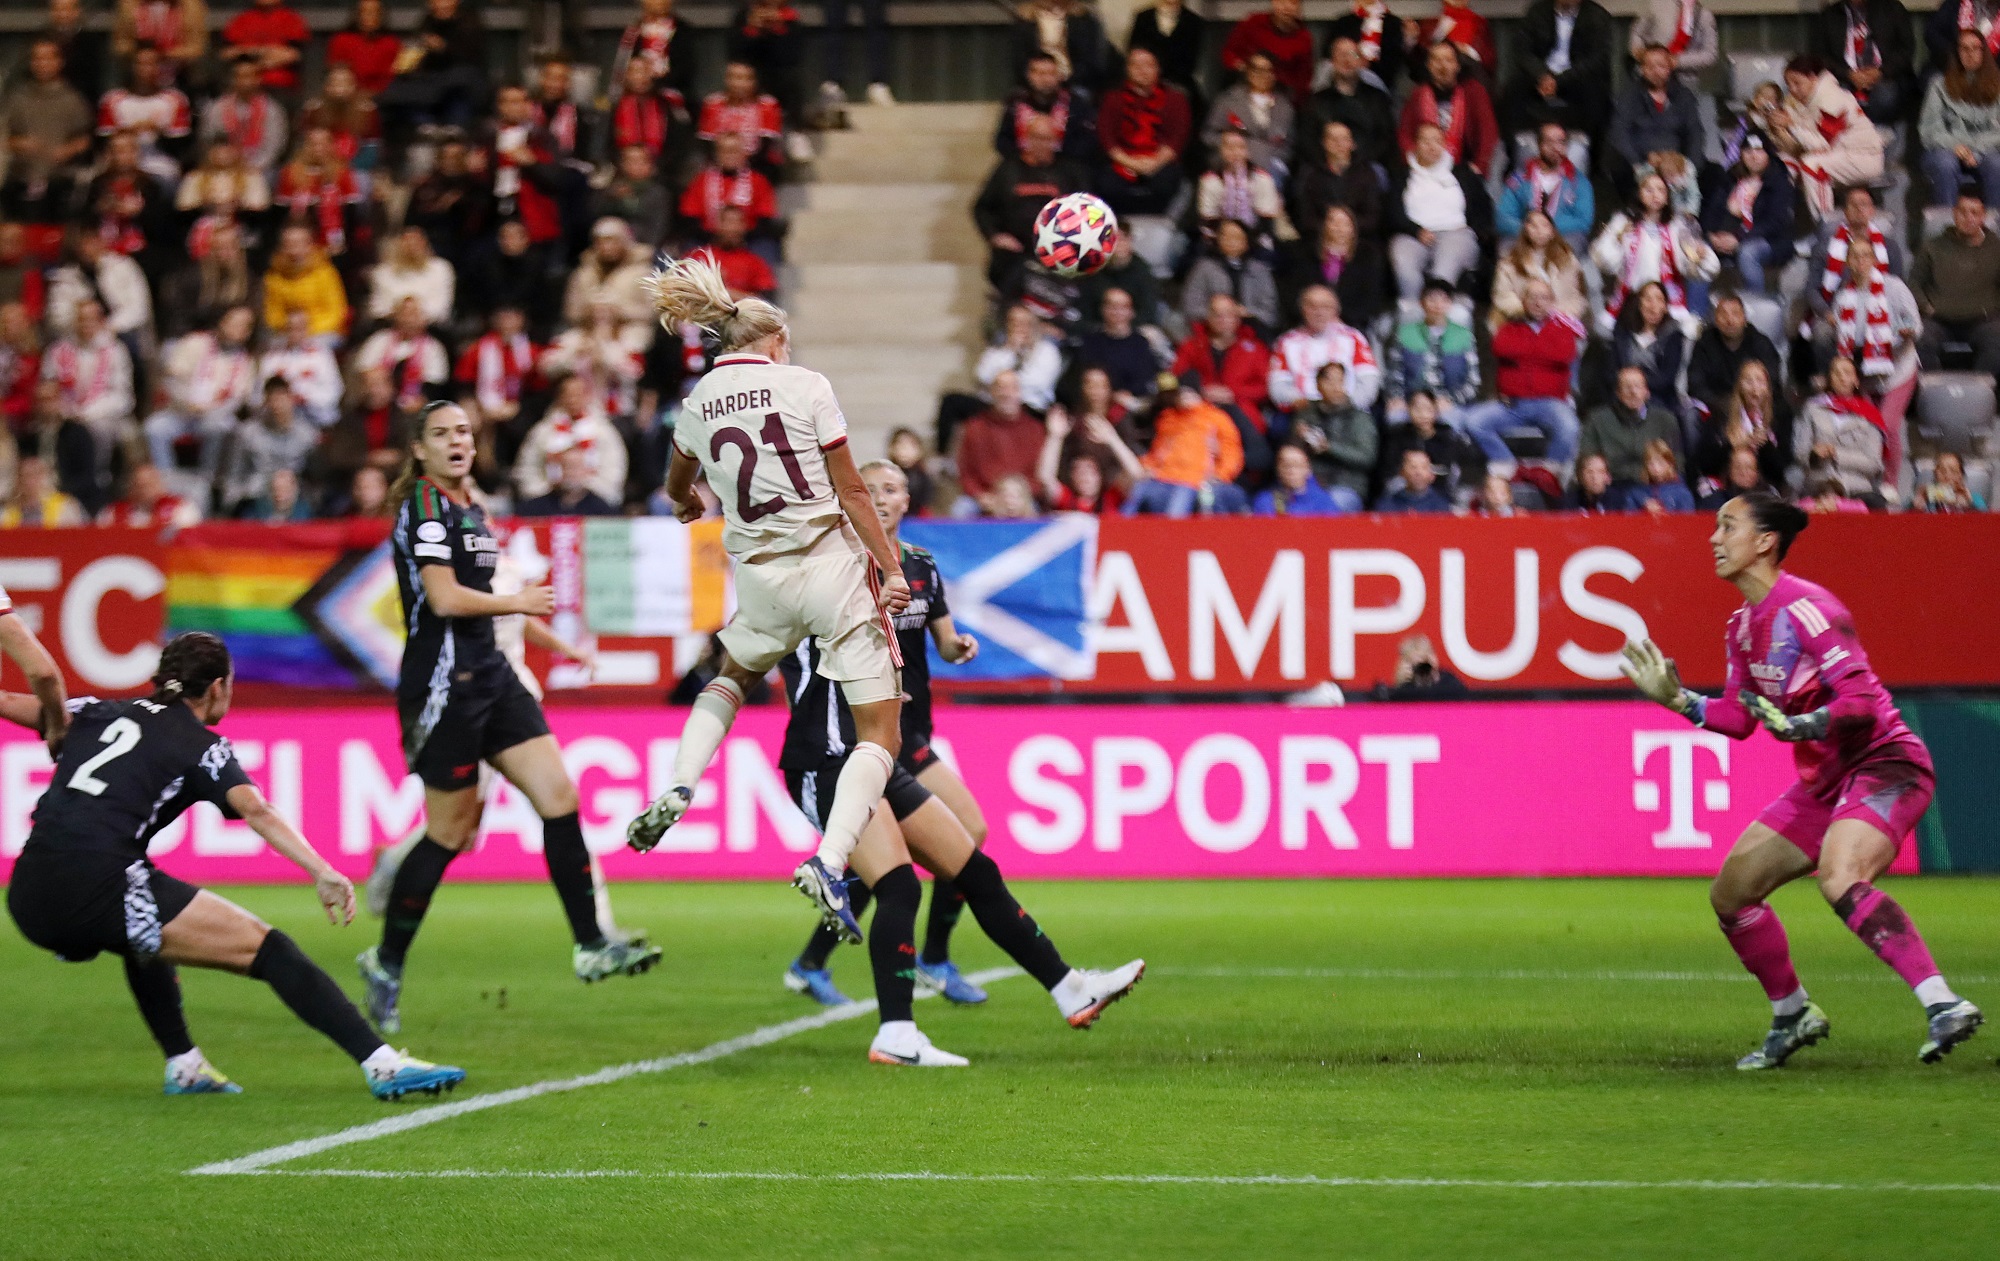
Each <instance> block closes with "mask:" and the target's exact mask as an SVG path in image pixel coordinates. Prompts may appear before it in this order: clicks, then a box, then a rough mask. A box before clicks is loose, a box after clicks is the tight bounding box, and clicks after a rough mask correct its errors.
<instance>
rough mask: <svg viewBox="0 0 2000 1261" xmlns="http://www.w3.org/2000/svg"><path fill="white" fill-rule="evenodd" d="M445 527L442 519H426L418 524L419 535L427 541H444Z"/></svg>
mask: <svg viewBox="0 0 2000 1261" xmlns="http://www.w3.org/2000/svg"><path fill="white" fill-rule="evenodd" d="M444 536H445V528H444V522H442V521H425V522H422V523H420V524H419V525H418V526H417V537H418V538H420V539H422V540H423V541H424V542H426V543H442V542H444Z"/></svg>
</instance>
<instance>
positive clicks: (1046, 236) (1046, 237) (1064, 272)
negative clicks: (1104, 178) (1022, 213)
mask: <svg viewBox="0 0 2000 1261" xmlns="http://www.w3.org/2000/svg"><path fill="white" fill-rule="evenodd" d="M1117 245H1118V216H1117V215H1114V214H1112V213H1111V207H1109V206H1107V205H1105V204H1104V199H1103V198H1101V197H1094V196H1092V195H1091V194H1089V193H1071V194H1069V195H1068V196H1066V197H1058V198H1056V199H1055V200H1053V201H1051V202H1050V203H1049V204H1048V205H1046V206H1043V207H1042V213H1040V214H1038V215H1036V216H1035V259H1036V261H1037V262H1039V263H1041V265H1042V266H1044V267H1046V268H1048V269H1049V270H1050V271H1052V272H1054V273H1055V274H1056V275H1058V276H1069V277H1075V276H1088V275H1090V274H1091V273H1092V272H1095V271H1097V270H1099V269H1100V268H1102V267H1103V266H1104V265H1105V264H1106V263H1108V262H1110V261H1111V251H1112V250H1113V249H1115V248H1117Z"/></svg>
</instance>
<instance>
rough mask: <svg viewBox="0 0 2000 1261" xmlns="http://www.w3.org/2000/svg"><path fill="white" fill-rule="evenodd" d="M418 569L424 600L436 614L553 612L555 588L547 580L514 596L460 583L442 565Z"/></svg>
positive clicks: (542, 614)
mask: <svg viewBox="0 0 2000 1261" xmlns="http://www.w3.org/2000/svg"><path fill="white" fill-rule="evenodd" d="M421 572H422V574H423V579H424V601H425V602H426V603H427V604H429V605H430V606H431V609H432V611H433V612H435V613H436V614H437V615H438V616H439V617H505V616H507V615H508V614H510V613H526V614H527V615H528V616H529V617H547V616H548V615H549V614H551V613H553V612H555V611H556V597H555V591H554V590H553V589H552V588H550V587H549V585H548V584H547V583H543V584H542V585H540V586H535V587H524V588H522V589H521V592H520V594H518V595H492V594H489V593H488V592H485V591H474V590H473V589H472V588H470V587H467V586H464V585H462V584H461V583H460V582H459V581H458V575H457V574H454V573H452V571H451V570H449V569H447V568H445V567H444V566H443V565H426V566H424V568H423V569H422V571H421Z"/></svg>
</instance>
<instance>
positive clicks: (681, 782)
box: [625, 655, 743, 854]
mask: <svg viewBox="0 0 2000 1261" xmlns="http://www.w3.org/2000/svg"><path fill="white" fill-rule="evenodd" d="M734 666H735V663H734V662H732V661H731V660H730V659H729V658H728V657H727V656H726V655H725V656H724V657H723V673H722V674H719V675H717V676H716V678H715V681H714V682H713V683H710V684H709V685H708V686H707V687H705V688H703V689H702V690H701V695H699V696H697V697H695V698H694V707H693V708H692V709H690V710H689V711H688V716H687V721H686V722H685V723H682V724H681V739H680V744H679V746H678V747H677V748H676V749H675V750H674V779H673V783H672V784H671V785H670V786H669V787H668V788H667V791H665V792H663V793H661V794H660V796H659V799H658V800H656V801H654V802H653V803H652V804H651V805H649V806H647V807H646V809H645V810H644V811H642V812H641V813H640V815H639V817H638V818H636V819H634V820H632V822H631V823H629V824H627V825H626V827H625V843H626V844H628V845H630V846H631V847H632V848H633V849H635V850H638V851H639V852H640V853H642V854H643V853H646V852H647V851H649V850H651V849H652V848H653V847H654V846H655V845H658V844H659V843H660V838H661V837H662V836H665V835H666V833H667V829H668V828H670V827H672V826H673V825H674V824H676V823H679V822H680V821H681V816H682V815H684V814H686V813H687V808H688V806H689V805H690V804H692V803H693V801H694V787H695V785H696V784H698V783H700V782H701V777H702V773H703V772H704V771H706V770H707V769H708V764H709V763H710V762H713V761H714V760H715V751H716V750H717V749H719V748H721V747H722V740H723V737H724V736H727V735H728V734H729V728H730V727H732V726H734V725H735V723H736V712H737V711H738V710H740V709H742V708H743V685H742V684H741V683H739V682H737V681H736V680H735V679H734V678H732V677H730V674H731V671H732V667H734Z"/></svg>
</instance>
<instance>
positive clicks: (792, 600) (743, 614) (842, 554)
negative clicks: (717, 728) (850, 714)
mask: <svg viewBox="0 0 2000 1261" xmlns="http://www.w3.org/2000/svg"><path fill="white" fill-rule="evenodd" d="M854 547H855V544H854V543H853V542H852V541H851V540H850V539H849V538H848V537H847V532H846V531H845V530H844V529H842V530H836V531H833V532H831V533H830V534H828V536H827V537H826V538H825V539H823V540H821V542H820V543H819V544H818V545H816V546H815V547H813V548H812V549H811V550H810V551H807V552H801V553H797V554H795V555H790V556H776V557H772V558H771V559H769V560H765V561H760V562H756V563H752V564H739V565H737V566H736V613H735V615H734V616H732V617H731V618H730V619H729V625H727V626H725V627H723V628H722V631H721V636H720V637H721V639H722V646H723V648H724V649H726V650H727V651H728V653H729V655H730V657H731V658H732V659H734V660H735V662H736V664H738V665H740V666H742V667H743V668H744V669H746V670H748V671H750V672H751V673H753V674H763V673H765V672H766V671H768V670H770V669H771V667H773V666H775V665H777V664H778V661H779V659H780V658H781V657H784V656H785V655H786V654H788V653H790V652H791V651H792V650H793V649H795V648H797V647H798V646H799V643H800V641H802V640H804V639H805V637H806V636H808V635H811V636H813V637H814V638H816V639H818V640H819V651H820V658H819V672H820V673H821V674H823V675H825V676H826V677H827V678H829V679H832V680H833V681H834V682H836V683H838V684H840V685H841V688H840V690H841V693H842V694H843V695H844V696H846V697H847V702H848V704H850V705H868V704H872V703H874V702H876V701H886V700H890V699H892V698H894V697H898V696H901V695H902V694H903V683H902V675H901V669H902V664H903V663H902V660H901V657H900V655H899V653H898V649H897V645H896V633H895V631H893V630H892V629H890V626H889V619H888V615H887V614H885V613H883V612H882V611H881V609H880V608H879V607H878V606H877V604H876V602H875V601H876V596H875V592H876V583H875V563H874V561H872V560H871V559H869V557H868V554H867V553H866V552H863V551H856V550H854Z"/></svg>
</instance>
